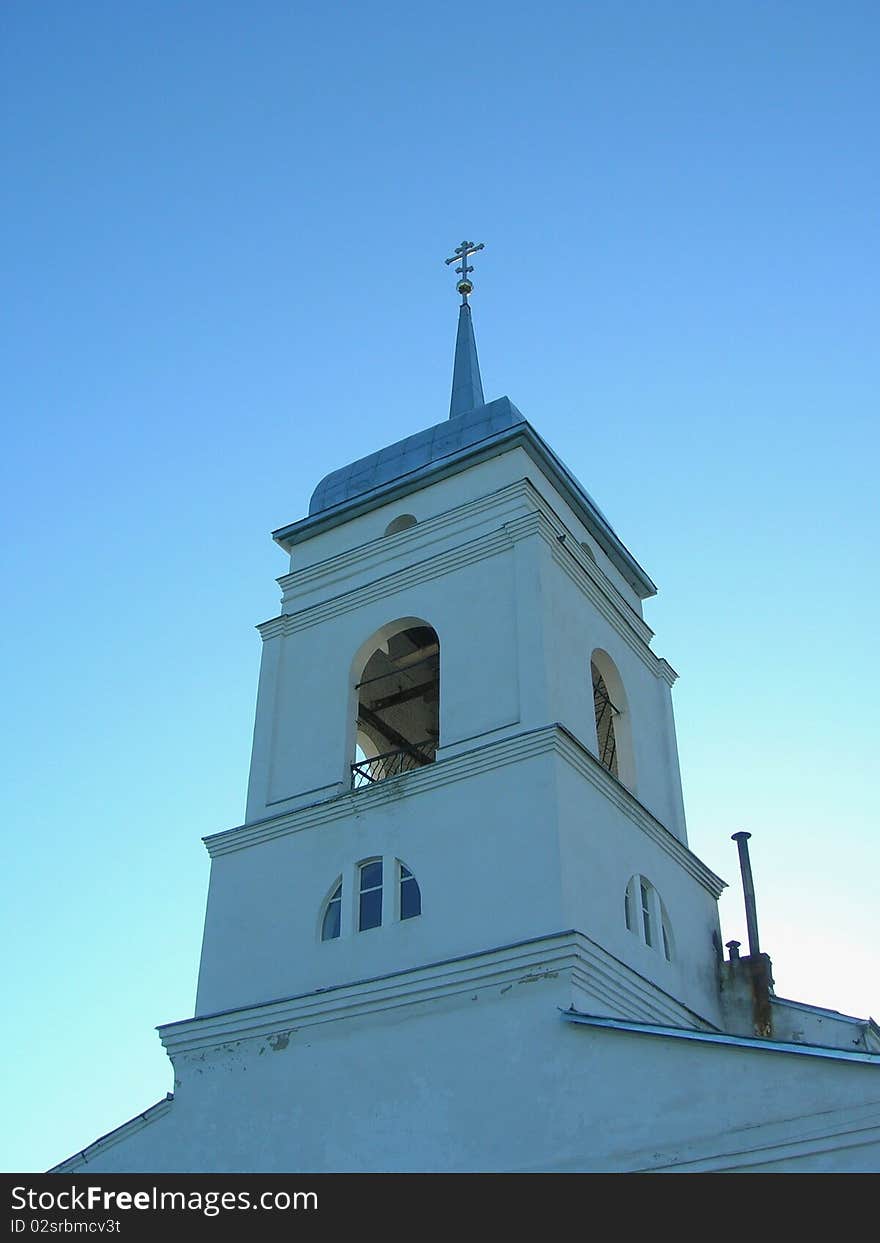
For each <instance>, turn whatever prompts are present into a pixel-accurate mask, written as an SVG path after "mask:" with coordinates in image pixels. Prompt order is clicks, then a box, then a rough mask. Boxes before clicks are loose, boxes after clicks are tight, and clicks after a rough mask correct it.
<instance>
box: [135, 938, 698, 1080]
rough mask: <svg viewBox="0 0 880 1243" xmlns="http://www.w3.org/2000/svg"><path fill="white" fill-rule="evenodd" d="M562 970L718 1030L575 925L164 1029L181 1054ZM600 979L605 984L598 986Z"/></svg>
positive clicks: (168, 1045)
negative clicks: (612, 983) (612, 980)
mask: <svg viewBox="0 0 880 1243" xmlns="http://www.w3.org/2000/svg"><path fill="white" fill-rule="evenodd" d="M598 964H602V966H603V967H604V970H603V972H602V973H601V980H600V976H599V973H598V972H597V970H596V967H597V965H598ZM612 972H616V975H617V977H618V981H617V984H618V987H617V989H616V990H615V989H614V988H606V987H605V981H607V979H608V977H609V975H610V974H611V973H612ZM560 977H565V978H564V979H563V984H564V985H565V987H566V993H568V988H569V987H570V985H571V984H572V983H574V984H576V985H577V986H578V987H582V984H581V981H582V980H587V981H589V982H590V984H591V986H592V992H593V994H594V995H595V996H596V997H597V998H598V999H599V1000H600V1001H602V1000H604V1001H607V1004H608V1005H609V1006H610V1007H611V1008H615V1007H616V1006H617V1005H618V1000H617V994H618V993H619V992H620V991H621V990H623V991H624V992H626V991H627V990H629V993H630V994H631V995H632V996H636V995H638V997H639V998H640V1004H641V1005H642V1007H643V1009H644V1008H647V1010H648V1011H649V1012H650V1011H651V1010H652V1009H653V1010H654V1011H655V1012H656V1013H657V1014H660V1013H669V1012H671V1011H674V1013H675V1016H676V1017H677V1018H678V1019H679V1021H681V1022H683V1023H687V1022H691V1023H695V1024H697V1025H699V1026H700V1027H701V1028H702V1029H703V1030H714V1028H711V1026H710V1025H709V1024H707V1022H706V1020H705V1019H702V1018H700V1017H699V1016H698V1015H695V1014H693V1013H692V1012H691V1011H689V1010H688V1009H687V1008H686V1007H685V1006H682V1005H681V1004H679V1003H676V1002H675V1000H674V999H673V998H671V997H670V996H669V995H668V994H667V993H664V992H663V991H662V990H661V989H659V988H657V987H656V985H653V984H652V983H651V982H650V981H649V980H646V979H645V978H644V977H643V976H640V975H638V974H637V973H636V972H635V971H634V970H633V969H632V968H631V967H628V966H627V965H626V964H625V963H623V962H620V961H619V960H618V959H615V958H613V957H612V956H611V955H610V954H608V953H607V952H606V951H604V950H602V949H601V947H600V946H598V945H597V944H596V943H595V942H594V941H591V940H590V939H589V938H588V937H586V936H584V934H583V933H580V932H576V931H573V930H571V929H569V930H568V931H565V932H557V933H553V934H551V935H549V936H546V937H537V938H533V939H531V940H528V941H521V942H517V943H515V944H513V945H504V946H499V947H497V948H494V949H489V950H480V951H477V952H476V953H473V954H466V955H461V956H459V957H456V958H451V959H446V960H444V961H442V962H435V963H429V964H427V965H426V966H421V967H413V968H407V969H404V970H401V971H395V972H392V973H389V974H388V975H384V976H378V977H373V978H371V979H366V980H356V981H352V982H350V983H346V984H339V985H334V986H332V987H330V988H324V989H316V990H314V991H312V992H310V993H302V994H299V995H297V996H294V997H286V998H281V999H279V1000H275V1001H269V1002H265V1003H262V1004H260V1005H254V1006H242V1007H239V1008H236V1009H233V1010H225V1011H221V1012H219V1013H216V1014H207V1015H200V1016H197V1017H196V1018H193V1019H185V1020H183V1021H182V1022H178V1023H167V1024H164V1025H163V1026H161V1027H160V1028H159V1029H158V1030H159V1036H160V1039H161V1041H162V1044H163V1045H164V1047H165V1049H166V1050H167V1052H168V1055H169V1057H171V1058H172V1060H173V1059H174V1058H175V1057H177V1056H178V1055H180V1054H185V1053H190V1052H193V1051H196V1050H200V1049H209V1048H216V1047H218V1046H220V1045H225V1044H230V1043H234V1042H237V1041H240V1040H255V1039H260V1038H267V1037H271V1036H273V1035H277V1034H288V1033H291V1032H293V1031H295V1030H300V1029H301V1028H304V1027H314V1026H317V1025H320V1024H323V1023H332V1022H336V1021H338V1020H342V1019H351V1018H362V1017H364V1016H366V1015H370V1014H379V1013H382V1012H384V1011H387V1010H394V1009H400V1008H401V1007H404V1006H411V1005H417V1004H420V1003H422V1002H433V1001H440V1000H443V999H446V998H451V997H457V996H460V995H462V994H466V995H469V996H473V995H474V993H475V992H480V991H481V990H482V991H485V990H493V991H495V990H501V991H503V992H504V994H505V995H506V994H507V993H508V992H509V991H510V990H511V989H512V988H514V987H516V986H518V985H523V984H534V983H537V982H540V981H545V982H549V983H552V982H553V981H558V980H559V978H560ZM597 981H599V982H600V983H602V985H603V987H601V988H598V987H597Z"/></svg>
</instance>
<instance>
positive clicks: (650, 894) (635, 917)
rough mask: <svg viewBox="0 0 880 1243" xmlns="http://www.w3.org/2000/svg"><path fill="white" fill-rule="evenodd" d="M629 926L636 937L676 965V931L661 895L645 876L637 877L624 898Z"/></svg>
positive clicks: (627, 888)
mask: <svg viewBox="0 0 880 1243" xmlns="http://www.w3.org/2000/svg"><path fill="white" fill-rule="evenodd" d="M624 916H625V919H626V926H627V928H628V929H629V931H630V932H631V933H633V935H634V936H636V937H638V939H639V940H640V941H641V942H643V944H645V945H647V946H648V948H649V949H653V950H657V952H658V953H661V954H662V955H663V957H664V958H665V959H666V961H667V962H672V928H671V926H670V923H669V916H668V915H667V913H666V907H665V906H664V904H663V899H662V898H661V897H660V894H659V893H658V892H657V890H656V889H655V888H654V886H653V885H652V884H651V882H650V881H649V880H648V879H647V878H646V877H644V876H633V877H631V878H630V882H629V884H628V885H627V887H626V896H625V898H624Z"/></svg>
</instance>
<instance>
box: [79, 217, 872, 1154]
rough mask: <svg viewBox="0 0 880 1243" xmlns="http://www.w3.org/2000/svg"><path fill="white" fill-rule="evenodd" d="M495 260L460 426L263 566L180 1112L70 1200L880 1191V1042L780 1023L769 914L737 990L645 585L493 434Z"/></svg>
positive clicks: (504, 408) (183, 1037)
mask: <svg viewBox="0 0 880 1243" xmlns="http://www.w3.org/2000/svg"><path fill="white" fill-rule="evenodd" d="M481 249H482V247H481V246H474V244H473V243H471V242H463V243H462V244H461V246H459V247H458V248H457V250H456V252H455V255H454V256H453V257H452V259H450V260H448V261H447V262H450V263H452V262H457V263H458V267H457V268H456V272H457V275H458V276H459V277H460V279H459V282H458V286H457V287H458V292H459V293H460V294H461V306H460V307H459V312H458V336H457V339H456V346H455V362H454V367H453V381H452V397H451V402H450V411H449V417H448V419H445V420H444V421H443V422H441V423H437V424H436V425H434V426H432V427H429V428H428V429H427V430H425V431H420V432H416V433H414V434H413V435H411V436H408V437H407V438H406V439H405V440H402V441H400V442H399V443H397V444H393V445H389V446H388V447H386V448H380V449H379V450H377V452H375V453H373V454H371V455H370V456H369V457H366V458H363V459H361V460H360V461H357V462H353V463H351V464H350V465H348V466H344V467H342V468H341V469H339V470H335V471H333V472H332V473H331V474H329V475H327V476H326V478H324V479H323V480H321V482H320V483H319V484H318V486H317V488H316V489H315V491H314V493H313V495H312V498H311V503H310V505H309V512H308V514H307V516H306V517H304V518H301V519H300V520H299V521H296V522H293V523H291V524H290V525H288V526H285V527H282V528H281V529H280V530H278V531H276V532H275V533H274V537H275V540H276V541H277V543H278V544H279V545H280V547H281V548H282V549H283V550H284V551H285V552H286V553H287V554H288V555H289V557H290V568H289V571H288V572H287V573H286V574H284V575H283V576H282V577H281V578H280V579H279V583H280V585H281V591H282V596H281V609H280V612H279V613H278V615H277V616H276V617H273V618H271V619H270V620H269V621H267V622H264V623H263V624H262V625H261V626H260V627H259V630H260V634H261V636H262V640H263V659H262V667H261V672H260V685H259V693H258V699H257V710H256V723H255V728H254V742H253V757H252V762H251V771H250V783H249V789H248V801H247V814H246V819H245V823H244V824H242V825H240V826H239V827H237V828H234V829H229V830H227V831H226V832H222V833H217V834H215V835H214V836H212V837H209V838H207V839H206V845H207V848H208V852H209V854H210V856H211V879H210V886H209V891H208V906H207V913H206V917H205V933H204V940H203V946H202V958H201V967H200V971H199V984H198V996H197V1001H196V1013H195V1016H194V1017H193V1018H187V1019H184V1020H181V1021H179V1022H174V1023H167V1024H165V1025H164V1026H162V1027H161V1028H160V1029H159V1030H160V1035H161V1039H162V1042H163V1044H164V1046H165V1048H166V1050H167V1052H168V1055H169V1057H170V1059H171V1061H172V1064H173V1066H174V1075H175V1079H174V1093H173V1095H172V1094H169V1095H168V1096H167V1097H166V1099H165V1100H163V1101H160V1102H159V1103H158V1104H156V1105H154V1106H153V1107H152V1108H151V1109H148V1110H146V1111H145V1112H142V1113H140V1114H138V1115H137V1116H136V1117H134V1118H132V1119H131V1121H129V1122H127V1123H125V1124H123V1125H122V1126H121V1127H119V1128H118V1129H117V1130H116V1131H113V1132H111V1133H110V1134H109V1135H105V1136H102V1137H101V1138H100V1139H98V1140H96V1141H95V1142H94V1143H93V1144H91V1145H90V1146H89V1147H88V1148H87V1149H84V1150H83V1151H82V1152H80V1153H78V1154H76V1155H75V1156H73V1157H71V1158H69V1159H68V1160H67V1161H65V1162H63V1163H62V1164H61V1165H60V1166H57V1167H56V1171H57V1172H62V1171H63V1172H65V1173H67V1172H71V1173H72V1172H75V1171H83V1170H86V1171H89V1172H97V1171H102V1170H106V1171H116V1172H119V1171H126V1172H130V1171H150V1172H154V1173H155V1172H161V1171H175V1172H182V1171H187V1170H191V1171H206V1172H208V1171H236V1172H243V1171H260V1172H272V1171H279V1172H281V1171H287V1172H290V1171H300V1172H305V1171H334V1170H346V1171H383V1170H397V1171H426V1170H428V1171H444V1170H446V1171H450V1170H451V1171H455V1170H457V1171H485V1170H495V1171H501V1170H555V1171H562V1170H593V1171H597V1170H615V1171H616V1170H620V1171H623V1170H628V1171H637V1170H682V1169H688V1170H702V1169H706V1170H729V1169H746V1170H754V1169H780V1170H801V1171H804V1172H811V1171H818V1170H833V1169H837V1170H852V1171H855V1170H863V1171H867V1170H869V1169H876V1163H877V1154H878V1152H880V1101H878V1098H877V1088H876V1085H875V1083H874V1080H872V1079H870V1078H866V1076H871V1075H874V1076H875V1078H876V1074H877V1071H878V1068H880V1029H878V1028H877V1026H876V1024H875V1023H873V1021H872V1020H865V1021H863V1020H859V1019H855V1018H852V1017H850V1016H846V1015H839V1014H836V1013H835V1012H833V1011H828V1010H821V1009H819V1008H817V1007H815V1006H811V1005H804V1004H801V1003H797V1002H794V1001H790V1000H787V999H785V998H778V997H776V996H775V994H774V993H773V991H772V988H773V984H772V974H771V963H770V959H769V958H768V957H767V955H766V954H763V953H761V952H760V949H759V945H758V939H757V921H756V916H755V904H754V899H753V895H752V898H751V906H750V908H749V910H750V918H749V937H750V954H749V955H748V956H747V957H742V958H741V957H740V955H739V953H738V946H737V943H736V942H732V943H731V946H732V948H731V957H730V960H729V961H728V962H726V963H725V962H722V961H721V946H720V935H719V926H718V911H717V899H718V896H719V893H720V891H721V889H722V887H723V882H722V881H720V880H719V879H718V877H717V876H715V875H714V873H713V872H711V871H710V870H709V868H707V867H706V866H705V864H703V863H702V862H701V861H700V860H699V859H698V858H697V857H696V856H695V855H694V854H693V853H692V852H691V851H690V850H689V849H688V845H687V834H686V831H685V823H684V813H683V806H682V797H681V783H680V779H679V768H678V756H677V750H676V741H675V726H674V723H673V715H672V701H671V688H672V684H673V682H674V681H675V676H676V675H675V673H674V672H673V670H672V669H671V668H670V666H669V665H668V664H667V662H666V661H665V660H664V659H663V658H662V657H660V656H657V655H656V654H655V652H654V651H653V648H652V646H651V642H652V637H653V636H652V634H651V631H650V629H649V628H648V626H647V624H646V622H645V620H644V618H643V616H642V601H643V600H644V599H646V598H647V597H649V596H651V595H653V594H654V591H655V588H654V585H653V583H652V582H651V580H650V578H649V577H648V575H647V574H646V572H645V571H644V570H643V569H642V567H641V566H640V565H639V563H638V562H637V561H636V560H635V558H634V557H633V555H632V554H631V553H630V552H629V551H628V550H627V549H626V548H625V546H624V545H623V543H622V542H621V540H620V539H619V537H618V536H617V534H616V533H615V531H614V529H613V528H612V526H611V525H610V523H609V522H608V520H607V518H606V517H605V516H604V515H603V514H602V512H601V511H600V510H599V508H598V507H597V505H596V504H595V502H594V501H593V500H592V498H591V497H590V495H589V493H588V492H587V491H586V490H585V489H584V488H583V486H582V485H581V484H580V483H579V482H578V480H577V479H576V478H575V476H574V475H573V474H572V473H571V472H570V471H569V470H568V469H567V468H566V466H565V465H564V464H563V463H562V462H561V461H560V460H559V458H558V457H557V456H556V454H555V453H554V452H553V450H552V449H551V448H550V446H549V445H548V444H547V443H546V442H545V441H544V440H543V439H542V438H541V436H540V435H539V433H538V432H537V431H536V430H535V428H534V427H533V426H532V425H531V423H529V422H528V421H527V420H526V419H525V418H524V417H523V415H522V414H521V413H520V412H519V410H517V408H516V406H515V405H514V404H513V403H512V402H511V401H510V400H509V399H508V398H507V397H499V398H496V399H494V400H492V401H488V402H487V401H486V400H485V397H484V393H483V386H482V381H481V378H480V368H479V362H478V358H477V349H476V342H475V338H474V329H473V321H472V317H471V308H470V305H469V303H468V298H469V296H470V294H471V293H472V291H473V282H472V280H471V273H472V271H473V267H472V265H471V264H470V263H469V262H468V260H469V259H470V258H472V257H473V256H474V255H475V254H477V253H478V252H479V251H480V250H481ZM737 836H738V838H740V839H744V838H745V837H747V836H748V835H747V834H744V833H741V834H738V835H737ZM739 844H740V846H741V847H743V848H744V841H740V843H739ZM741 853H743V851H742V850H741ZM744 874H745V873H744ZM749 875H750V874H749ZM747 888H748V889H749V892H750V893H751V890H750V881H749V886H747ZM872 1093H873V1095H872Z"/></svg>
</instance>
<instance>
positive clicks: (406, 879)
mask: <svg viewBox="0 0 880 1243" xmlns="http://www.w3.org/2000/svg"><path fill="white" fill-rule="evenodd" d="M399 867H400V918H401V919H413V918H414V917H415V916H416V915H421V913H422V893H421V890H420V889H419V882H418V881H417V880H416V878H415V877H414V876H413V874H412V872H411V871H410V870H409V868H408V867H407V866H406V864H405V863H399Z"/></svg>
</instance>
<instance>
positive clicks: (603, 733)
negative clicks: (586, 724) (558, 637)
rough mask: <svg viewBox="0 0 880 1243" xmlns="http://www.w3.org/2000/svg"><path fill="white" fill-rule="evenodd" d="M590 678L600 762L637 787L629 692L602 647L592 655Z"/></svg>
mask: <svg viewBox="0 0 880 1243" xmlns="http://www.w3.org/2000/svg"><path fill="white" fill-rule="evenodd" d="M590 677H591V681H592V686H593V714H594V717H595V722H596V755H597V756H598V757H599V763H600V764H601V765H602V766H603V767H604V768H607V769H608V771H609V772H610V773H611V774H612V775H613V776H615V777H616V778H617V779H618V781H622V782H623V784H624V785H625V786H628V787H629V788H630V789H634V788H635V766H634V763H633V747H632V734H631V730H630V719H629V712H628V711H627V701H626V692H625V691H624V689H623V682H622V681H621V679H620V674H619V673H618V672H617V666H616V665H615V664H614V661H613V660H612V659H611V657H610V656H609V655H608V653H607V652H603V651H602V650H601V649H599V648H597V649H596V651H594V652H593V655H592V656H591V657H590Z"/></svg>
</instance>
